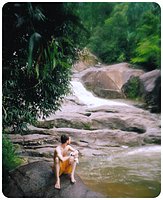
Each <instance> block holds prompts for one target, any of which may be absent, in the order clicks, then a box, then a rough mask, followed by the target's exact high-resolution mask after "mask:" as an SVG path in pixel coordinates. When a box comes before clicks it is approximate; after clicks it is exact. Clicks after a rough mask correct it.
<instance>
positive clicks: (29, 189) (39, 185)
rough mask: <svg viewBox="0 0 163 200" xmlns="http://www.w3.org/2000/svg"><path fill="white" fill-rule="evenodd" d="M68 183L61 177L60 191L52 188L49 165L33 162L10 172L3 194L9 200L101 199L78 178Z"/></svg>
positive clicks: (66, 179) (51, 175)
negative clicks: (24, 199) (32, 199)
mask: <svg viewBox="0 0 163 200" xmlns="http://www.w3.org/2000/svg"><path fill="white" fill-rule="evenodd" d="M75 178H76V180H77V182H76V183H75V184H71V183H70V178H69V176H68V175H62V176H61V190H57V189H55V188H54V181H55V176H54V174H53V173H52V169H51V167H50V164H49V163H48V162H45V161H40V162H33V163H30V164H27V165H24V166H21V167H19V168H17V169H15V170H13V171H11V172H10V176H9V182H8V184H6V185H5V187H3V193H4V195H5V196H6V197H10V198H20V197H22V198H85V197H90V198H91V197H92V198H96V197H103V196H102V195H101V194H99V193H96V192H93V191H91V190H89V189H88V188H87V187H86V186H85V185H84V183H83V182H82V180H81V179H80V177H79V176H78V175H75Z"/></svg>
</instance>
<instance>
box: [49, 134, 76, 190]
mask: <svg viewBox="0 0 163 200" xmlns="http://www.w3.org/2000/svg"><path fill="white" fill-rule="evenodd" d="M70 143H71V138H70V137H68V136H67V135H62V136H61V144H60V145H58V146H57V147H56V148H55V150H54V166H53V169H54V170H55V174H56V183H55V188H56V189H60V188H61V186H60V175H61V174H71V176H70V178H71V182H72V183H75V182H76V180H75V178H74V173H75V169H76V164H77V163H78V151H77V150H75V149H74V148H73V147H71V146H70Z"/></svg>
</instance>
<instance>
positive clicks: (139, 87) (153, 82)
mask: <svg viewBox="0 0 163 200" xmlns="http://www.w3.org/2000/svg"><path fill="white" fill-rule="evenodd" d="M134 79H135V80H134ZM133 80H134V82H135V83H137V84H136V85H135V87H136V92H137V95H138V96H139V97H141V98H142V99H143V100H144V102H145V104H146V107H147V108H148V109H149V110H151V111H152V112H161V72H160V70H153V71H150V72H147V73H145V74H143V75H141V76H140V77H133V76H132V77H131V78H130V79H129V80H128V81H127V83H125V84H124V85H123V88H122V90H123V92H124V93H125V94H126V96H127V95H128V92H129V91H130V89H131V88H132V83H133Z"/></svg>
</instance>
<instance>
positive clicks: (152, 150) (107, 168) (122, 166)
mask: <svg viewBox="0 0 163 200" xmlns="http://www.w3.org/2000/svg"><path fill="white" fill-rule="evenodd" d="M71 85H72V88H73V93H74V95H75V96H76V97H78V99H79V100H80V101H81V102H82V103H84V104H86V105H87V106H88V107H96V106H101V105H109V106H112V105H114V106H130V105H128V104H126V103H121V102H117V101H111V100H106V99H102V98H98V97H95V96H94V95H93V94H92V93H91V92H89V91H87V90H86V89H85V88H84V86H83V85H82V83H80V82H78V81H72V82H71ZM109 152H110V153H109V154H108V155H107V156H91V157H84V156H83V157H81V158H80V164H79V165H78V167H77V173H78V174H79V175H80V176H81V178H82V180H83V181H84V183H85V184H86V185H87V186H88V187H90V188H91V189H92V190H94V191H96V192H100V193H102V194H104V195H105V196H106V197H117V198H119V197H120V198H123V197H128V198H131V197H135V198H139V197H140V198H144V197H147V198H151V197H156V196H158V195H159V193H160V190H161V146H159V145H153V146H152V145H151V146H140V147H128V146H122V147H115V148H110V151H109Z"/></svg>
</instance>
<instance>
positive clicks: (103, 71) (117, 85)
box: [81, 63, 144, 99]
mask: <svg viewBox="0 0 163 200" xmlns="http://www.w3.org/2000/svg"><path fill="white" fill-rule="evenodd" d="M143 73H144V72H143V71H142V70H138V69H132V68H130V65H129V64H128V63H120V64H115V65H110V66H101V67H100V68H95V67H92V68H89V69H87V70H85V71H83V72H82V73H81V79H82V81H83V83H84V84H85V85H86V87H87V88H89V89H90V90H92V91H93V92H94V93H95V94H96V95H98V96H100V97H103V98H108V99H116V98H124V94H123V92H122V90H121V88H122V86H123V85H124V84H125V83H126V82H127V81H128V80H129V78H130V77H131V76H140V75H142V74H143Z"/></svg>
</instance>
